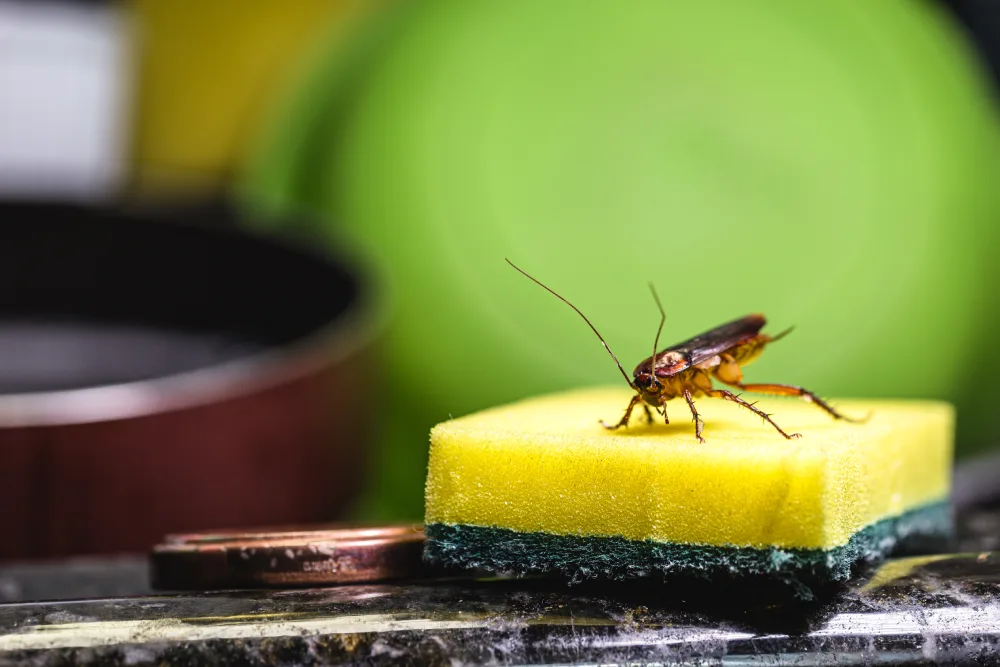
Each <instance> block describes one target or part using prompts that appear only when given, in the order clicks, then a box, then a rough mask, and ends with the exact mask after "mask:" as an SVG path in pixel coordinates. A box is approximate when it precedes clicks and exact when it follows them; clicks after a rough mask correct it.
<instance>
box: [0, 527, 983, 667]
mask: <svg viewBox="0 0 1000 667" xmlns="http://www.w3.org/2000/svg"><path fill="white" fill-rule="evenodd" d="M997 535H1000V512H997V511H977V512H971V511H970V512H966V513H965V514H964V515H963V517H962V518H961V519H960V521H959V536H958V540H959V541H958V542H957V543H956V544H955V545H953V546H954V549H953V550H954V552H955V553H951V554H937V555H929V556H916V557H910V558H901V559H894V560H890V561H888V562H886V563H884V564H882V565H881V566H880V567H878V568H877V569H874V570H871V571H869V572H867V573H864V574H863V575H862V576H859V577H857V578H855V579H854V580H852V581H851V582H849V583H848V584H847V585H846V586H841V587H839V588H836V589H831V590H830V591H827V592H826V595H825V596H824V597H823V599H822V600H820V601H815V602H812V603H808V604H804V603H801V602H796V601H794V600H783V599H777V598H769V597H768V596H767V595H763V594H761V593H760V592H759V591H758V592H749V591H739V590H734V589H731V588H721V589H720V588H711V587H702V588H690V589H678V588H676V587H671V588H662V587H655V586H649V585H646V586H622V585H617V586H614V587H610V588H609V587H593V586H582V585H581V586H573V587H566V586H564V585H558V584H556V583H555V582H545V581H542V580H530V579H523V580H501V579H494V580H465V581H462V580H451V581H444V580H442V581H436V582H423V583H409V584H405V585H370V586H346V587H340V588H328V589H310V590H291V591H269V592H268V591H230V592H214V593H205V594H196V595H190V594H185V595H152V594H150V592H149V591H148V590H147V589H146V588H145V582H144V579H143V577H142V576H141V574H142V563H141V561H135V560H133V561H128V560H127V559H124V560H118V561H108V562H107V563H106V564H105V568H104V570H103V571H102V570H101V567H100V563H98V562H85V563H76V564H75V565H74V564H64V565H62V566H61V567H59V568H58V569H53V570H48V571H47V570H46V569H45V566H37V567H33V568H23V567H22V568H20V569H18V568H0V588H3V590H5V591H6V593H5V595H6V596H7V599H20V600H24V599H25V598H26V597H28V596H29V595H30V596H33V597H36V598H37V597H44V596H45V595H48V594H52V593H53V591H52V590H51V589H50V590H48V591H47V590H45V585H46V582H48V583H49V584H50V585H54V586H57V587H58V589H59V590H60V591H61V592H62V593H63V594H65V595H73V594H74V593H80V594H82V595H93V594H95V593H97V592H99V591H98V589H100V588H102V587H103V588H104V589H105V590H113V591H115V594H116V595H119V596H123V595H124V596H125V597H108V598H94V599H88V600H76V601H66V600H62V601H51V602H25V601H22V602H17V603H8V604H0V665H137V666H142V665H224V664H239V665H313V664H327V665H348V664H365V665H390V664H392V665H396V664H403V665H449V666H450V667H454V666H457V665H477V664H501V665H568V664H587V665H596V664H600V665H618V664H630V665H635V664H722V663H727V664H774V665H784V664H796V665H873V664H892V665H903V664H922V665H926V664H942V663H949V664H1000V552H993V551H990V550H989V549H995V548H998V547H1000V544H998V543H997V539H998V538H997ZM50 567H51V566H50ZM74 567H75V568H76V569H75V570H74V569H73V568H74ZM116 572H117V573H119V577H117V578H116V577H115V576H114V573H116ZM68 573H69V574H68ZM56 575H58V576H56ZM53 577H55V578H53ZM59 577H61V580H60V579H59ZM18 586H19V587H20V588H19V589H18V588H17V587H18ZM18 590H20V591H21V593H20V597H18V595H16V594H17V592H18ZM128 595H131V597H129V596H128Z"/></svg>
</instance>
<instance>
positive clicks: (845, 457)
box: [425, 389, 954, 583]
mask: <svg viewBox="0 0 1000 667" xmlns="http://www.w3.org/2000/svg"><path fill="white" fill-rule="evenodd" d="M629 398H630V397H629V394H628V393H627V392H623V391H620V390H612V389H596V390H584V391H576V392H570V393H565V394H559V395H553V396H548V397H542V398H537V399H531V400H527V401H522V402H519V403H515V404H512V405H509V406H505V407H500V408H495V409H492V410H487V411H484V412H481V413H477V414H474V415H470V416H467V417H463V418H459V419H454V420H451V421H448V422H445V423H443V424H439V425H438V426H436V427H434V429H433V430H432V431H431V453H430V464H429V472H428V478H427V486H426V518H425V531H426V534H427V538H428V540H427V545H426V552H425V553H426V556H427V558H428V559H429V560H431V561H432V562H437V563H440V564H444V565H450V566H455V565H459V566H464V567H478V568H488V569H494V570H504V571H514V572H520V573H530V572H560V573H563V574H565V575H567V576H569V577H571V578H574V579H580V578H605V577H606V578H614V579H621V578H629V577H635V576H648V575H654V574H667V575H669V574H695V575H701V576H706V577H709V578H712V577H719V576H722V575H724V576H727V577H728V576H733V575H736V576H742V575H760V574H768V575H776V576H778V577H780V578H783V579H786V580H791V581H798V582H803V583H808V582H810V581H830V580H842V579H845V578H847V577H848V576H849V573H850V570H851V567H852V565H854V564H855V563H857V562H858V561H861V560H877V559H879V558H881V557H883V556H885V555H886V554H888V553H890V552H891V551H893V550H894V549H896V548H897V547H899V546H900V544H901V543H905V542H906V541H907V540H913V539H918V538H919V539H923V538H937V537H944V536H946V535H947V534H948V533H949V531H950V513H949V510H948V502H947V500H948V494H949V490H950V479H951V462H952V433H953V422H954V414H953V410H952V408H951V406H949V405H948V404H945V403H939V402H933V401H869V402H858V401H841V402H839V406H840V407H842V408H843V409H844V410H845V411H849V412H854V413H857V414H863V413H865V412H868V411H871V412H872V413H873V417H872V418H871V420H870V421H869V422H867V423H865V424H862V425H857V424H849V423H845V422H842V421H836V420H833V419H831V418H830V417H829V416H828V415H826V414H825V413H823V412H821V411H820V410H818V409H816V408H815V407H814V406H811V405H808V404H806V403H803V402H798V401H794V400H785V399H772V400H771V401H770V403H771V405H770V406H768V407H769V409H768V410H767V411H768V412H773V413H775V414H774V418H775V420H776V421H777V422H778V423H779V424H780V425H781V426H782V427H783V428H785V429H786V430H788V431H795V432H798V433H801V434H802V438H800V439H796V440H785V439H784V438H782V437H781V436H780V435H778V434H777V433H775V431H774V430H773V429H772V428H771V427H770V426H768V425H766V424H762V423H761V421H760V420H759V419H757V418H756V417H754V416H753V415H752V414H751V413H749V412H747V411H745V410H742V409H740V407H739V406H737V405H733V404H731V403H728V402H723V401H714V400H707V399H706V400H703V401H700V402H699V411H700V412H701V413H702V415H703V417H704V419H705V421H706V428H705V437H706V439H707V442H706V443H705V444H699V443H698V442H697V441H696V440H695V438H694V432H693V431H694V430H693V426H692V424H691V423H690V422H689V421H687V420H680V419H678V420H677V422H678V423H672V424H670V425H669V426H668V425H664V424H662V423H654V424H651V425H647V424H646V423H645V420H644V418H642V417H633V421H632V423H631V425H630V426H629V428H628V430H618V431H614V432H609V431H606V430H605V429H604V428H603V427H601V426H600V425H599V424H598V420H599V419H604V420H606V421H616V418H617V417H618V416H619V413H620V411H621V410H622V408H623V406H624V405H626V404H627V402H628V400H629ZM669 407H673V406H672V405H670V406H669ZM637 412H638V411H637Z"/></svg>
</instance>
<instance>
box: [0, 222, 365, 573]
mask: <svg viewBox="0 0 1000 667" xmlns="http://www.w3.org/2000/svg"><path fill="white" fill-rule="evenodd" d="M201 215H202V217H203V215H204V214H201ZM219 216H221V217H222V218H228V220H220V219H219ZM232 216H234V214H233V213H232V212H230V211H228V210H225V209H222V210H219V211H216V212H214V213H213V214H212V216H211V220H208V219H207V218H206V219H204V220H202V219H201V217H199V215H197V214H186V213H184V212H182V211H160V212H158V213H156V214H149V213H144V214H142V215H137V214H130V213H125V212H121V211H119V212H111V211H99V210H94V209H87V208H80V207H73V206H57V205H47V206H46V205H27V204H22V205H15V204H8V205H3V206H0V507H2V508H3V509H2V516H3V524H2V525H3V529H4V530H3V536H2V539H0V559H3V560H9V559H15V558H17V559H22V558H41V557H59V556H65V555H70V554H87V553H100V552H103V553H108V552H120V551H135V550H146V549H148V548H150V547H151V546H152V545H153V544H155V543H156V542H158V541H159V540H160V538H162V536H163V535H164V534H166V533H171V532H183V531H192V530H211V529H216V528H241V527H252V526H256V525H275V524H278V525H280V524H287V523H314V522H321V521H329V520H335V519H338V518H341V517H342V516H343V515H344V513H345V512H346V510H347V509H348V507H349V505H350V503H351V501H352V500H353V499H354V498H355V497H356V495H357V493H358V491H359V486H360V483H361V480H362V478H363V471H364V468H365V464H366V452H367V450H368V446H369V443H370V433H369V432H370V429H369V427H370V425H371V423H372V401H371V400H370V396H371V394H370V391H369V385H368V379H369V378H370V377H372V373H371V371H370V368H369V365H370V359H369V354H370V348H371V341H372V339H373V336H374V333H375V329H376V328H377V326H376V321H377V318H376V308H375V305H374V303H373V299H372V294H371V293H370V290H369V285H368V282H367V281H366V280H365V279H363V277H362V274H360V273H359V272H358V270H357V269H355V268H349V267H348V266H346V265H345V264H344V262H343V261H341V260H334V259H332V258H330V257H327V256H322V255H320V254H317V253H313V252H309V251H306V250H303V249H296V248H294V247H291V246H286V245H281V244H279V243H277V242H275V241H273V240H267V239H264V238H258V237H255V236H252V235H249V234H247V233H243V232H238V231H235V230H234V229H225V228H224V227H225V226H226V225H225V224H223V225H216V224H213V225H204V224H197V223H198V222H199V221H201V222H206V221H207V222H211V223H220V222H223V223H225V222H232ZM181 220H183V222H184V224H181V222H180V221H181ZM230 227H235V225H230Z"/></svg>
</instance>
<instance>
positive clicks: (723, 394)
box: [706, 389, 802, 440]
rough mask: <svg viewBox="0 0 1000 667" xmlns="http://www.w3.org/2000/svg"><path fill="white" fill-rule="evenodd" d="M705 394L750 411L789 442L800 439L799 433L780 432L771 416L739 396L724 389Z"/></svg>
mask: <svg viewBox="0 0 1000 667" xmlns="http://www.w3.org/2000/svg"><path fill="white" fill-rule="evenodd" d="M706 393H707V395H709V396H711V397H712V398H724V399H726V400H728V401H732V402H733V403H736V404H737V405H741V406H743V407H744V408H746V409H747V410H750V411H751V412H753V413H754V414H755V415H757V416H758V417H760V418H761V419H763V420H764V421H766V422H767V423H768V424H770V425H771V426H773V427H774V428H775V429H776V430H777V431H778V433H780V434H781V435H783V436H785V437H786V438H787V439H789V440H791V439H792V438H801V437H802V434H801V433H792V434H791V435H788V434H787V433H785V432H784V431H783V430H781V427H780V426H778V425H777V424H776V423H775V422H774V420H773V419H771V415H769V414H767V413H766V412H764V411H763V410H761V409H760V408H758V407H757V406H755V405H754V404H753V403H747V402H746V401H744V400H743V399H742V398H740V397H739V396H737V395H736V394H734V393H733V392H731V391H728V390H726V389H713V390H712V391H709V392H706Z"/></svg>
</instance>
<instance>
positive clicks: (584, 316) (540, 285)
mask: <svg viewBox="0 0 1000 667" xmlns="http://www.w3.org/2000/svg"><path fill="white" fill-rule="evenodd" d="M504 259H505V260H506V262H507V263H508V264H510V265H511V266H513V267H514V268H515V269H516V270H517V272H518V273H520V274H521V275H523V276H524V277H525V278H527V279H528V280H530V281H531V282H533V283H535V284H536V285H538V286H539V287H541V288H542V289H544V290H545V291H546V292H548V293H549V294H552V295H553V296H554V297H556V298H557V299H559V300H560V301H562V302H563V303H565V304H566V305H567V306H569V307H570V308H572V309H573V310H575V311H576V314H577V315H579V316H580V317H582V318H583V321H584V322H586V323H587V326H589V327H590V329H591V331H593V332H594V333H595V334H597V338H598V339H600V341H601V345H603V346H604V349H605V350H607V351H608V354H610V355H611V358H612V359H614V361H615V366H617V367H618V370H619V371H620V372H621V374H622V377H623V378H625V382H627V383H628V386H630V387H632V388H633V389H635V385H634V384H633V383H632V380H630V379H629V377H628V373H626V372H625V369H624V368H622V365H621V364H620V363H618V357H616V356H615V353H614V352H612V351H611V348H610V347H609V346H608V343H607V341H605V340H604V336H602V335H601V333H600V332H599V331H598V330H597V327H595V326H594V325H593V324H591V323H590V320H588V319H587V316H586V315H584V314H583V313H582V312H580V309H579V308H577V307H576V306H574V305H573V304H572V303H570V302H569V300H568V299H566V298H564V297H563V296H561V295H560V294H559V293H558V292H556V291H555V290H554V289H552V288H551V287H548V286H547V285H545V284H544V283H542V282H541V281H540V280H538V279H536V278H534V277H532V276H531V275H530V274H529V273H527V272H526V271H524V270H523V269H520V268H518V267H517V265H516V264H514V262H512V261H510V260H509V259H507V258H506V257H504ZM661 310H662V309H661ZM660 326H661V327H662V326H663V325H662V323H661V324H660ZM657 338H659V333H657ZM654 354H655V350H654Z"/></svg>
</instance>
